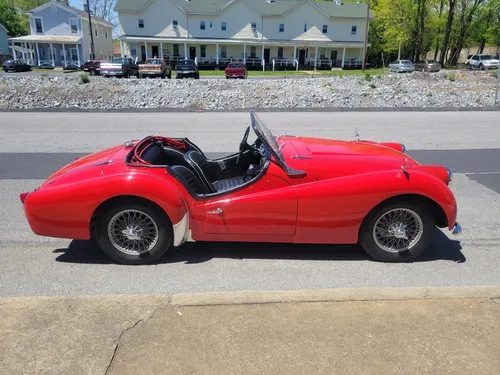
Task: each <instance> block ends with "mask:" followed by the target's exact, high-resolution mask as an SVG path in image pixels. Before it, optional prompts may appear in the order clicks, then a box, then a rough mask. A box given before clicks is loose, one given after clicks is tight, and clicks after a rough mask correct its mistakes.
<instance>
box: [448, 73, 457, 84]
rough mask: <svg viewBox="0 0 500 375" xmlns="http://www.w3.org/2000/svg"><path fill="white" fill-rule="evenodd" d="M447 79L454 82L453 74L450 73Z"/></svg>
mask: <svg viewBox="0 0 500 375" xmlns="http://www.w3.org/2000/svg"><path fill="white" fill-rule="evenodd" d="M448 79H449V80H450V81H452V82H453V81H454V80H455V73H453V72H451V73H450V74H448Z"/></svg>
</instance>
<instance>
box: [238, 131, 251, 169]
mask: <svg viewBox="0 0 500 375" xmlns="http://www.w3.org/2000/svg"><path fill="white" fill-rule="evenodd" d="M249 134H250V126H249V127H247V130H245V135H244V136H243V139H242V140H241V142H240V153H239V154H238V158H237V159H236V164H238V163H239V162H240V156H241V155H243V152H244V151H245V150H246V149H248V148H249V145H248V143H247V140H248V135H249Z"/></svg>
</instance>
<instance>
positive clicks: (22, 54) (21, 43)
mask: <svg viewBox="0 0 500 375" xmlns="http://www.w3.org/2000/svg"><path fill="white" fill-rule="evenodd" d="M9 40H10V41H11V45H10V48H11V51H12V57H13V59H14V60H21V59H22V60H24V61H25V62H26V63H27V64H29V65H31V66H38V67H40V66H52V67H56V66H57V67H67V66H70V65H76V66H80V65H81V64H82V62H83V61H84V59H83V58H82V57H83V54H82V44H81V43H82V40H81V37H74V36H56V35H54V36H52V35H26V36H22V37H17V38H9Z"/></svg>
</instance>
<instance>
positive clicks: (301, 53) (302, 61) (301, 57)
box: [299, 49, 306, 65]
mask: <svg viewBox="0 0 500 375" xmlns="http://www.w3.org/2000/svg"><path fill="white" fill-rule="evenodd" d="M305 63H306V50H305V49H300V50H299V64H300V65H304V64H305Z"/></svg>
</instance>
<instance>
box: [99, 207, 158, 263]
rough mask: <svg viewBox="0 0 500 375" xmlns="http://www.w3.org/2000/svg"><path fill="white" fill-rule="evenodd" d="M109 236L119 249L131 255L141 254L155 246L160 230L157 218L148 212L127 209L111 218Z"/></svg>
mask: <svg viewBox="0 0 500 375" xmlns="http://www.w3.org/2000/svg"><path fill="white" fill-rule="evenodd" d="M108 237H109V240H110V242H111V244H112V245H113V246H114V247H115V248H116V249H117V250H119V251H121V252H123V253H125V254H129V255H139V254H144V253H147V252H149V251H151V250H152V249H153V248H154V247H155V245H156V244H157V242H158V238H159V231H158V226H157V224H156V222H155V220H154V219H153V218H152V217H151V216H149V215H148V214H147V213H145V212H143V211H140V210H136V209H127V210H123V211H119V212H118V213H116V214H115V215H114V216H113V217H112V218H111V220H110V221H109V224H108Z"/></svg>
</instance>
